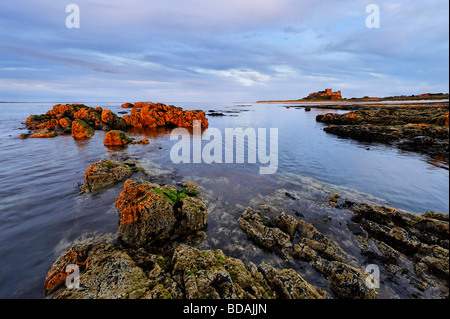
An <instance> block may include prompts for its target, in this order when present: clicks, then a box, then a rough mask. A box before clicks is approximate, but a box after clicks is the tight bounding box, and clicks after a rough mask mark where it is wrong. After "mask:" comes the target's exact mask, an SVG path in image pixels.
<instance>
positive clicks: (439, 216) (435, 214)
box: [422, 212, 449, 222]
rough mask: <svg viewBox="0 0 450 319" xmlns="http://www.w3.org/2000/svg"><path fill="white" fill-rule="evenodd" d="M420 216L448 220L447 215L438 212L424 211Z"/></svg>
mask: <svg viewBox="0 0 450 319" xmlns="http://www.w3.org/2000/svg"><path fill="white" fill-rule="evenodd" d="M422 216H423V217H425V218H430V219H437V220H442V221H444V222H448V221H449V215H447V214H442V213H439V212H425V213H424V214H423V215H422Z"/></svg>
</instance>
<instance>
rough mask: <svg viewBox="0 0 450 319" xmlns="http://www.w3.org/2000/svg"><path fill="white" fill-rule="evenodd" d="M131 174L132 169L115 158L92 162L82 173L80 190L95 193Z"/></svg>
mask: <svg viewBox="0 0 450 319" xmlns="http://www.w3.org/2000/svg"><path fill="white" fill-rule="evenodd" d="M132 174H133V169H132V168H131V167H130V166H128V165H127V164H125V163H121V162H118V161H115V160H103V161H99V162H96V163H92V164H91V165H90V166H89V168H88V169H87V170H86V172H85V173H84V185H83V186H82V187H81V191H84V192H90V193H93V194H96V193H99V192H100V191H102V190H105V189H107V188H109V187H111V186H113V185H115V184H117V183H119V182H120V181H122V180H124V179H125V178H128V177H130V176H131V175H132Z"/></svg>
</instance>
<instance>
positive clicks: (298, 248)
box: [239, 208, 375, 299]
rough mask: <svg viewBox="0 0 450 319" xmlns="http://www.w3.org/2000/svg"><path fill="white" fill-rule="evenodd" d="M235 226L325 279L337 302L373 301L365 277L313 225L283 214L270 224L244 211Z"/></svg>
mask: <svg viewBox="0 0 450 319" xmlns="http://www.w3.org/2000/svg"><path fill="white" fill-rule="evenodd" d="M239 226H240V227H241V228H242V230H243V231H244V232H245V233H246V234H247V236H248V237H249V238H250V239H251V240H252V241H254V242H255V243H257V244H258V245H260V246H263V247H265V248H266V249H269V250H270V251H274V252H276V253H277V254H278V255H280V256H281V257H283V258H285V259H290V258H294V259H298V260H303V261H307V262H309V263H310V265H311V266H312V267H313V268H314V269H316V270H317V271H318V272H320V273H322V274H323V275H324V276H325V278H326V279H327V280H328V281H329V282H330V287H331V289H332V290H333V292H334V293H335V294H336V295H337V296H338V297H339V298H363V299H372V298H374V297H375V290H374V289H373V288H371V287H370V286H368V285H367V284H366V279H367V277H368V274H367V273H365V272H363V271H362V270H360V269H357V268H355V267H353V266H351V265H349V264H348V262H347V255H346V253H345V252H344V251H343V250H342V249H341V248H340V247H339V246H337V245H336V244H335V243H333V242H332V241H331V240H329V239H328V238H327V237H326V236H324V235H323V234H322V233H320V232H319V231H317V229H316V228H315V227H314V226H313V225H311V224H309V223H307V222H305V221H303V220H299V221H297V220H296V219H295V218H294V217H292V216H290V215H287V214H286V213H284V212H282V213H281V214H279V215H277V216H276V217H275V219H274V221H273V222H272V221H271V220H268V219H267V217H264V216H263V215H262V214H261V212H259V211H254V210H253V209H252V208H247V209H246V210H245V211H244V213H243V214H242V216H241V217H240V218H239ZM294 242H297V243H294Z"/></svg>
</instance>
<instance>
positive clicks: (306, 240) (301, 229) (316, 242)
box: [297, 220, 347, 262]
mask: <svg viewBox="0 0 450 319" xmlns="http://www.w3.org/2000/svg"><path fill="white" fill-rule="evenodd" d="M297 232H298V234H299V237H300V241H299V243H301V244H303V245H306V246H308V247H309V248H310V249H313V250H314V251H316V253H317V255H319V256H321V257H322V258H325V259H328V260H335V261H340V262H345V261H346V259H347V256H346V254H345V252H344V251H343V250H342V249H341V248H340V247H339V246H337V245H336V244H335V243H333V242H332V241H331V240H329V239H328V238H327V237H326V236H325V235H323V234H322V233H320V232H319V231H317V229H316V228H315V227H314V226H313V225H311V224H309V223H307V222H305V221H303V220H300V221H298V226H297Z"/></svg>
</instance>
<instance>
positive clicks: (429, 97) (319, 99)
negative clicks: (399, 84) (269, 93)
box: [256, 93, 449, 104]
mask: <svg viewBox="0 0 450 319" xmlns="http://www.w3.org/2000/svg"><path fill="white" fill-rule="evenodd" d="M448 100H449V94H448V93H445V94H444V93H425V94H419V95H409V96H406V95H401V96H389V97H383V98H378V97H368V96H364V97H362V98H349V99H347V98H342V99H337V100H334V99H330V98H329V97H327V96H312V97H311V95H310V96H308V97H305V98H302V99H297V100H267V101H256V103H289V104H309V103H313V104H317V103H321V104H352V103H367V102H370V103H374V104H377V103H383V102H398V103H404V102H408V103H422V102H423V103H430V102H448Z"/></svg>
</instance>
